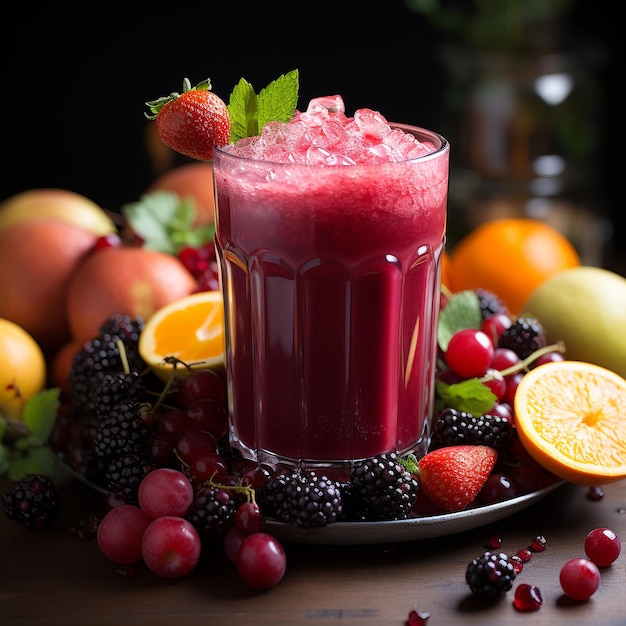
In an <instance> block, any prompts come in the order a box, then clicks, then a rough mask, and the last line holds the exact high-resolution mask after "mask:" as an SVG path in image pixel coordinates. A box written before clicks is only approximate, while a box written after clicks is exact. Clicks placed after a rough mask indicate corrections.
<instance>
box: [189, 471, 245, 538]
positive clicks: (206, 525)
mask: <svg viewBox="0 0 626 626" xmlns="http://www.w3.org/2000/svg"><path fill="white" fill-rule="evenodd" d="M245 501H246V497H245V495H243V494H242V493H239V492H238V491H237V490H236V489H227V488H224V487H220V486H218V485H212V484H208V483H205V484H203V485H200V486H199V487H198V488H197V489H196V492H195V494H194V499H193V503H192V505H191V507H190V509H189V511H188V512H187V515H186V517H187V519H188V520H189V521H190V522H191V523H192V524H193V526H194V528H195V529H196V530H197V531H198V533H200V535H204V536H217V535H221V534H223V533H225V532H226V531H227V530H228V529H229V528H230V527H231V525H232V524H233V520H234V518H235V513H237V509H238V508H239V506H240V505H241V504H243V503H244V502H245Z"/></svg>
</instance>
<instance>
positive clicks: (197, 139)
mask: <svg viewBox="0 0 626 626" xmlns="http://www.w3.org/2000/svg"><path fill="white" fill-rule="evenodd" d="M210 89H211V82H210V81H209V80H206V81H203V82H201V83H199V84H198V85H196V86H195V87H193V88H192V87H191V83H190V82H189V80H188V79H185V81H184V83H183V92H182V94H178V93H172V94H171V95H170V96H168V97H167V98H159V99H158V100H154V101H153V102H149V103H147V105H148V107H149V109H150V111H151V113H152V115H151V116H150V119H155V120H156V127H157V133H158V134H159V138H160V139H161V141H162V142H163V143H164V144H165V145H166V146H169V147H170V148H172V150H176V152H180V154H184V155H185V156H188V157H191V158H192V159H198V160H200V161H206V160H207V159H210V158H211V157H212V155H213V148H214V147H215V146H225V145H226V144H227V143H228V142H229V140H230V117H229V114H228V108H227V107H226V103H225V102H224V101H223V100H222V99H221V98H220V97H219V96H217V95H216V94H214V93H213V92H212V91H210Z"/></svg>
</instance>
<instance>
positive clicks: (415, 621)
mask: <svg viewBox="0 0 626 626" xmlns="http://www.w3.org/2000/svg"><path fill="white" fill-rule="evenodd" d="M429 617H430V613H422V612H420V611H418V610H417V609H413V610H412V611H411V612H410V613H409V619H408V621H407V626H426V622H427V621H428V618H429Z"/></svg>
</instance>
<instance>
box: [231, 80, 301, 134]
mask: <svg viewBox="0 0 626 626" xmlns="http://www.w3.org/2000/svg"><path fill="white" fill-rule="evenodd" d="M299 88H300V85H299V73H298V70H292V71H291V72H288V73H287V74H282V75H281V76H279V77H278V78H277V79H276V80H274V81H272V82H271V83H270V84H269V85H268V86H267V87H265V88H264V89H262V90H261V92H260V93H259V94H258V96H257V94H256V93H255V91H254V88H253V87H252V85H251V84H250V83H249V82H248V81H247V80H245V79H244V78H242V79H241V80H240V81H239V82H238V83H237V85H235V88H234V89H233V91H232V93H231V94H230V98H229V100H228V105H227V107H228V114H229V117H230V141H231V142H233V143H235V142H237V141H239V140H240V139H243V138H244V137H255V136H257V135H259V134H260V133H261V131H262V130H263V126H265V124H267V123H268V122H288V121H289V120H291V118H292V117H293V114H294V113H295V111H296V107H297V105H298V92H299Z"/></svg>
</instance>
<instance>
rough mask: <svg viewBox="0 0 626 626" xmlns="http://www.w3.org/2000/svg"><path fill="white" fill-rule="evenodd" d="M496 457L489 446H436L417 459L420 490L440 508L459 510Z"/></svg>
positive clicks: (479, 486) (470, 498)
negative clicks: (436, 447)
mask: <svg viewBox="0 0 626 626" xmlns="http://www.w3.org/2000/svg"><path fill="white" fill-rule="evenodd" d="M497 458H498V453H497V452H496V451H495V450H494V449H493V448H491V447H489V446H482V445H459V446H448V447H445V448H439V449H437V450H433V451H432V452H429V453H428V454H426V455H425V456H424V457H422V458H421V459H420V460H419V461H418V474H419V479H420V492H421V493H422V495H424V496H426V497H427V498H428V499H429V500H430V501H431V502H432V503H433V504H435V505H436V506H438V507H439V508H440V509H442V510H443V511H448V512H454V511H462V510H463V509H465V508H466V507H467V506H468V505H469V504H470V503H471V502H473V501H474V499H475V498H476V496H477V495H478V493H479V492H480V490H481V489H482V487H483V485H484V484H485V481H486V480H487V478H489V474H491V471H492V469H493V466H494V465H495V463H496V460H497Z"/></svg>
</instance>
